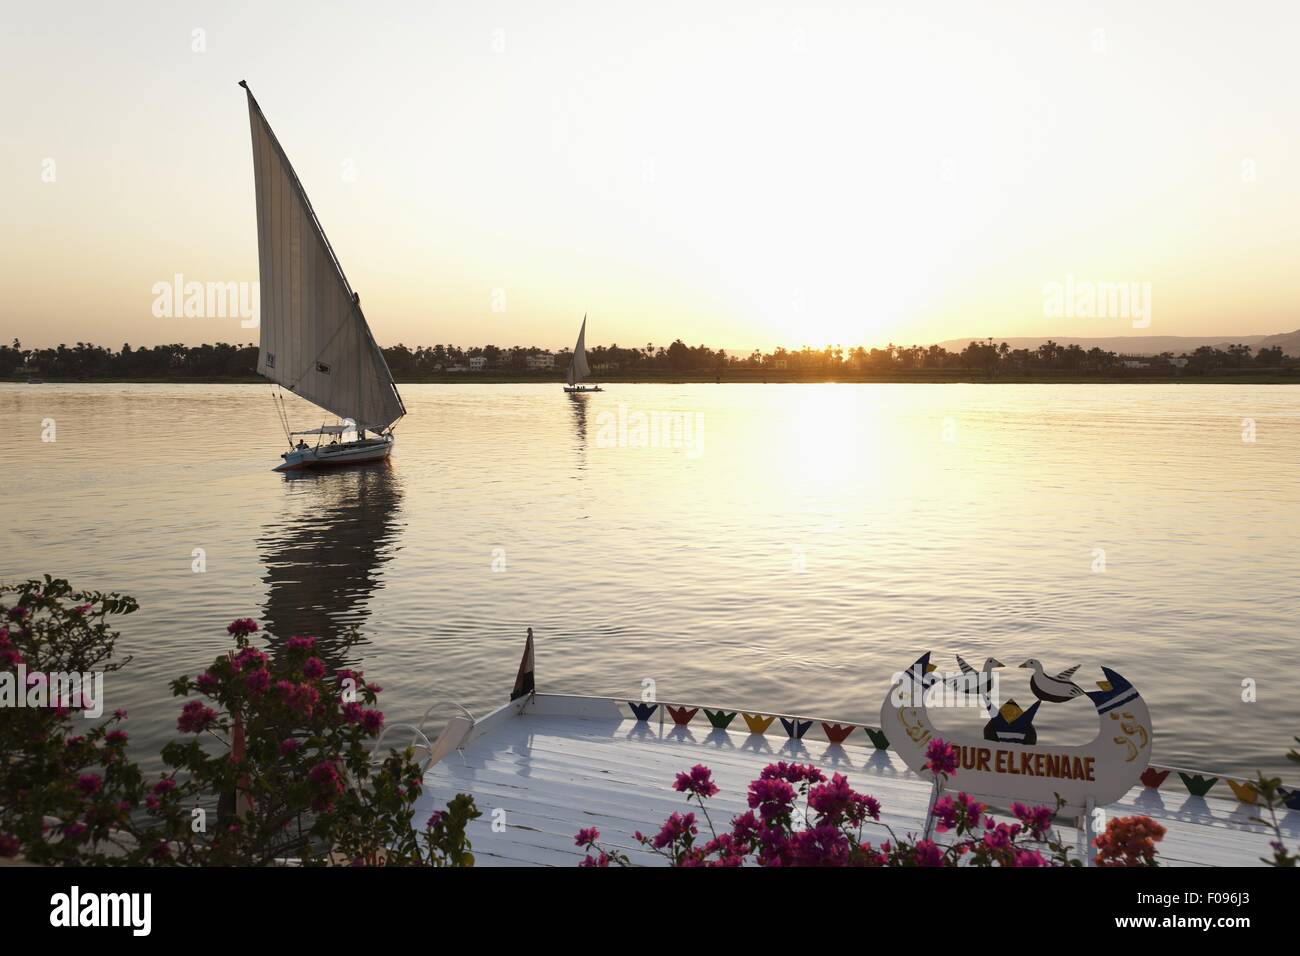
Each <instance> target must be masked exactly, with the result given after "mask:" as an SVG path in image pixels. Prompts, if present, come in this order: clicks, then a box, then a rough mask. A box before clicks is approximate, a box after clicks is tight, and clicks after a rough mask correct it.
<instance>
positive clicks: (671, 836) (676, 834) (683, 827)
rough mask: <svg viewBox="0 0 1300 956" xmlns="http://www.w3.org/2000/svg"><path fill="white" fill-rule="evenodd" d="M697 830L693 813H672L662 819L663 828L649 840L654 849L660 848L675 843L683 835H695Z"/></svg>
mask: <svg viewBox="0 0 1300 956" xmlns="http://www.w3.org/2000/svg"><path fill="white" fill-rule="evenodd" d="M697 832H698V830H697V829H696V826H695V814H693V813H686V814H682V813H674V814H673V815H672V816H670V817H669V818H668V819H667V820H665V821H664V825H663V829H661V830H660V831H659V832H658V833H657V834H656V835H655V838H654V839H653V840H651V841H650V844H651V846H653V847H654V848H655V849H656V850H662V849H663V848H664V847H666V846H668V845H670V844H673V843H676V842H677V841H678V840H680V839H682V838H684V837H687V836H691V837H693V836H695V834H696V833H697Z"/></svg>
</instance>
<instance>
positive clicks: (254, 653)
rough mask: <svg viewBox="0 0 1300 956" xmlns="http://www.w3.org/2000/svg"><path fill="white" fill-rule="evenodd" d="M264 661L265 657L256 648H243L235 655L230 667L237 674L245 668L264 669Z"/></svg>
mask: <svg viewBox="0 0 1300 956" xmlns="http://www.w3.org/2000/svg"><path fill="white" fill-rule="evenodd" d="M266 661H267V657H266V655H265V654H264V653H263V652H261V651H259V650H258V649H257V648H256V647H245V648H243V649H242V650H240V652H239V653H238V654H236V655H235V659H234V661H233V663H232V665H231V666H232V667H233V668H234V669H235V671H236V672H238V671H242V670H244V669H245V668H257V667H265V666H266Z"/></svg>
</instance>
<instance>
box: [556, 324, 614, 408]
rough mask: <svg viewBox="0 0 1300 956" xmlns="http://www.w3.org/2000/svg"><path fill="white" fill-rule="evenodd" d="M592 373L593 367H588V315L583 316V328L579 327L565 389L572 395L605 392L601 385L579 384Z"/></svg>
mask: <svg viewBox="0 0 1300 956" xmlns="http://www.w3.org/2000/svg"><path fill="white" fill-rule="evenodd" d="M590 374H591V369H590V368H588V367H587V317H586V316H585V315H584V316H583V317H582V328H580V329H578V344H577V345H575V346H574V347H573V358H572V360H571V361H570V362H569V374H568V376H567V377H566V378H565V381H566V382H568V384H567V385H565V386H564V390H565V391H566V392H568V393H569V394H570V395H573V394H576V393H578V392H603V391H604V389H603V388H601V387H600V386H599V385H579V384H578V383H579V382H581V381H582V380H583V379H584V378H586V377H587V376H588V375H590Z"/></svg>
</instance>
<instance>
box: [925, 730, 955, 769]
mask: <svg viewBox="0 0 1300 956" xmlns="http://www.w3.org/2000/svg"><path fill="white" fill-rule="evenodd" d="M925 756H926V762H925V769H926V770H929V771H930V772H931V773H938V774H943V775H944V776H945V777H951V776H953V775H955V774H956V773H957V751H956V749H954V748H953V746H952V745H951V744H949V743H948V742H947V741H944V740H941V739H939V738H938V737H935V738H934V739H933V740H931V741H930V746H928V747H926V748H925Z"/></svg>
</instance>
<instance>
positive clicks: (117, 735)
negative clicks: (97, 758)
mask: <svg viewBox="0 0 1300 956" xmlns="http://www.w3.org/2000/svg"><path fill="white" fill-rule="evenodd" d="M126 739H127V738H126V731H125V730H110V731H109V732H108V733H106V734H104V743H106V744H111V745H116V744H124V743H126Z"/></svg>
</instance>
